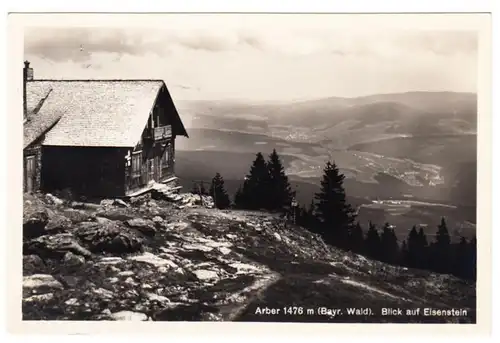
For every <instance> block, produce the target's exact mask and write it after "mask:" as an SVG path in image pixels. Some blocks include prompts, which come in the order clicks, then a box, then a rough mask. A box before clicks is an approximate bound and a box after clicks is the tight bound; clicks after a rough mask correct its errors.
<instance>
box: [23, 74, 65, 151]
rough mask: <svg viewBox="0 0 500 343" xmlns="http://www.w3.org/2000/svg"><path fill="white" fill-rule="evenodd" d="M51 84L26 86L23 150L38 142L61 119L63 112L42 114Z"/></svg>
mask: <svg viewBox="0 0 500 343" xmlns="http://www.w3.org/2000/svg"><path fill="white" fill-rule="evenodd" d="M51 93H52V87H51V86H50V85H49V84H41V83H38V82H28V83H27V84H26V104H27V107H28V108H27V110H28V113H27V116H26V117H27V118H26V119H27V120H26V122H24V124H23V149H24V148H26V147H28V146H29V145H30V144H31V143H33V142H34V141H36V140H37V139H38V138H40V136H42V135H43V134H44V133H45V132H47V130H49V129H50V128H51V127H52V126H54V124H55V123H57V121H58V120H59V119H60V118H61V116H62V114H63V112H61V111H51V112H45V111H42V112H40V111H39V110H40V109H41V107H42V106H43V104H44V102H45V101H46V100H47V99H48V97H50V94H51Z"/></svg>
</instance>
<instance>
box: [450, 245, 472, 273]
mask: <svg viewBox="0 0 500 343" xmlns="http://www.w3.org/2000/svg"><path fill="white" fill-rule="evenodd" d="M469 263H470V262H469V256H468V243H467V240H466V239H465V237H461V238H460V242H459V243H458V244H456V246H455V254H454V261H453V274H454V275H456V276H458V277H461V278H470V276H471V271H472V269H471V268H470V266H469Z"/></svg>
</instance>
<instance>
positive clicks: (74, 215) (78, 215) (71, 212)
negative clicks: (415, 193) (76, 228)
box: [63, 208, 95, 224]
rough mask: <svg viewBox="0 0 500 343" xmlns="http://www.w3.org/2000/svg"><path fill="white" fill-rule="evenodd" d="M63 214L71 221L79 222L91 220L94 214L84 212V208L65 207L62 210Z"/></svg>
mask: <svg viewBox="0 0 500 343" xmlns="http://www.w3.org/2000/svg"><path fill="white" fill-rule="evenodd" d="M63 215H64V216H65V217H66V218H68V219H69V220H71V222H72V223H75V224H77V223H80V222H84V221H91V220H93V219H94V218H95V216H94V215H92V214H89V213H87V212H85V211H84V210H79V209H74V208H67V209H65V210H64V211H63Z"/></svg>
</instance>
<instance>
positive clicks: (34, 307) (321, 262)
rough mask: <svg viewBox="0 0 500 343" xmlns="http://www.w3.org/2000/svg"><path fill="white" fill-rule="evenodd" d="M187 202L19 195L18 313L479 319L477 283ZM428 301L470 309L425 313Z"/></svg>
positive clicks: (39, 316) (255, 215)
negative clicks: (389, 310) (390, 312)
mask: <svg viewBox="0 0 500 343" xmlns="http://www.w3.org/2000/svg"><path fill="white" fill-rule="evenodd" d="M182 207H183V208H179V206H176V205H173V204H172V203H170V202H168V201H163V200H153V199H150V198H148V197H143V198H141V199H137V200H135V201H133V202H132V203H125V202H122V201H113V200H110V201H103V202H101V203H100V204H91V203H78V202H72V203H69V202H63V201H61V200H60V199H57V198H55V197H52V196H50V195H47V196H43V195H38V196H30V195H25V197H24V227H23V266H24V268H23V301H22V309H23V317H24V319H25V320H140V321H145V320H153V321H193V320H196V321H198V320H200V321H227V320H232V321H295V322H297V321H299V322H310V321H315V322H466V323H471V322H475V320H476V319H475V302H476V297H475V285H474V284H469V283H467V282H465V281H462V280H459V279H457V278H455V277H452V276H449V275H438V274H431V273H429V272H425V271H419V270H408V269H406V268H402V267H394V266H389V265H386V264H383V263H380V262H376V261H371V260H368V259H366V258H364V257H362V256H359V255H356V254H352V253H349V252H344V251H341V250H338V249H336V248H332V247H330V246H327V245H325V244H324V242H323V241H322V240H321V239H320V238H319V237H317V236H315V235H313V234H311V233H310V232H308V231H306V230H304V229H303V228H300V227H295V226H292V225H287V226H286V227H285V226H284V225H283V224H282V223H281V222H280V220H279V219H278V218H277V217H276V216H273V215H272V214H267V213H261V212H245V211H235V210H227V211H221V210H217V209H208V208H205V207H201V206H194V207H193V206H187V207H186V206H182ZM426 307H427V308H431V307H432V308H435V309H466V310H467V315H462V316H456V317H451V316H440V315H438V316H424V315H423V311H424V308H426ZM320 308H321V309H320ZM348 308H356V309H365V310H364V311H361V312H358V313H354V314H348ZM382 308H393V309H397V308H400V309H403V310H404V311H406V309H417V308H420V313H419V315H412V316H407V315H405V313H404V312H403V314H402V315H385V316H383V315H382ZM271 312H274V313H271Z"/></svg>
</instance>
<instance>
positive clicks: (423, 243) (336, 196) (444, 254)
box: [208, 150, 477, 280]
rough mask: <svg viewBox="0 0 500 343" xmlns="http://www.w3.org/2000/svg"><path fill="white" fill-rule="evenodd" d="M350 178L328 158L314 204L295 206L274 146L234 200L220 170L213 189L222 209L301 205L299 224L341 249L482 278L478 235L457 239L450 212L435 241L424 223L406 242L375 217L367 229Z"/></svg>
mask: <svg viewBox="0 0 500 343" xmlns="http://www.w3.org/2000/svg"><path fill="white" fill-rule="evenodd" d="M344 179H345V176H344V175H343V174H342V173H341V172H340V171H339V168H338V167H337V165H336V164H335V163H334V162H330V161H328V162H327V163H326V165H325V167H324V169H323V176H322V179H321V181H320V191H319V192H318V193H316V194H315V196H314V199H313V200H312V202H311V204H310V205H309V207H306V206H304V205H302V206H300V207H298V208H291V206H290V205H291V201H292V199H293V197H294V195H295V193H294V192H293V191H292V189H291V186H290V183H289V180H288V177H287V176H286V174H285V169H284V167H283V164H282V162H281V159H280V157H279V155H278V154H277V152H276V150H273V152H272V153H271V154H270V155H269V157H268V160H267V161H266V160H265V158H264V156H263V155H262V153H260V152H259V153H257V155H256V158H255V160H254V161H253V163H252V165H251V167H250V171H249V173H248V175H246V177H245V180H244V182H243V184H242V185H241V186H240V187H239V189H238V190H237V192H236V194H235V196H234V202H233V204H231V201H230V198H229V196H228V194H227V192H226V190H225V189H224V180H223V178H222V176H221V175H220V174H219V173H217V174H216V175H215V177H214V178H213V180H212V182H211V185H210V190H209V193H208V194H210V195H212V196H213V197H214V202H215V205H216V207H218V208H221V209H223V208H228V207H230V206H233V207H235V208H240V209H248V210H268V211H285V212H290V211H296V213H295V217H296V220H297V224H298V225H301V226H303V227H305V228H307V229H308V230H310V231H312V232H314V233H317V234H319V235H321V237H322V238H323V240H324V241H325V242H326V243H327V244H330V245H333V246H336V247H338V248H340V249H344V250H348V251H353V252H355V253H358V254H361V255H365V256H367V257H370V258H372V259H375V260H379V261H382V262H386V263H389V264H394V265H402V266H406V267H410V268H418V269H426V270H430V271H434V272H437V273H446V274H453V275H456V276H458V277H460V278H463V279H470V280H475V279H476V255H477V250H476V238H472V239H471V240H469V241H467V240H466V239H465V238H464V237H462V238H461V239H460V241H459V242H458V243H452V242H451V238H450V235H449V231H448V227H447V223H446V220H445V218H442V219H441V223H440V224H439V225H438V227H437V228H436V233H435V235H434V238H433V240H432V241H429V240H428V238H427V235H426V233H425V231H424V228H423V227H417V226H414V227H413V228H412V229H411V230H410V231H409V233H408V236H407V238H406V239H404V240H403V241H402V242H399V240H398V237H397V236H396V233H395V231H394V228H393V226H391V225H390V223H385V225H384V226H383V227H382V228H378V227H377V226H376V225H374V224H373V223H371V222H370V223H368V227H367V229H366V230H364V229H363V227H362V225H361V223H359V221H357V220H356V219H357V218H356V217H357V215H356V211H355V209H354V208H353V207H351V205H350V204H349V203H348V202H347V197H346V192H345V189H344V186H343V182H344Z"/></svg>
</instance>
